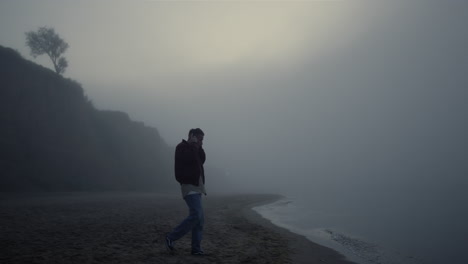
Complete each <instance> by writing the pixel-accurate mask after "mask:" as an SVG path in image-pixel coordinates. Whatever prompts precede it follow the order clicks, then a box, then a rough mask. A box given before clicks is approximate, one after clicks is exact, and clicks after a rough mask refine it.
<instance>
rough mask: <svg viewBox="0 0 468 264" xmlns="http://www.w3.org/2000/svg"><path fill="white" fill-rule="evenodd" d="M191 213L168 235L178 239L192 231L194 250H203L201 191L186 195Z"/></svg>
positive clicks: (171, 238)
mask: <svg viewBox="0 0 468 264" xmlns="http://www.w3.org/2000/svg"><path fill="white" fill-rule="evenodd" d="M184 200H185V203H186V204H187V206H188V208H189V211H190V214H189V216H187V218H185V219H184V221H182V223H180V224H179V225H178V226H177V227H176V228H174V230H172V232H171V233H169V234H168V235H167V237H168V238H169V239H170V240H172V241H176V240H178V239H180V238H181V237H183V236H184V235H185V234H187V233H188V232H190V231H192V251H195V252H196V251H201V245H200V244H201V240H202V237H203V224H204V222H205V220H204V214H203V208H202V202H201V193H199V194H190V195H186V196H185V197H184Z"/></svg>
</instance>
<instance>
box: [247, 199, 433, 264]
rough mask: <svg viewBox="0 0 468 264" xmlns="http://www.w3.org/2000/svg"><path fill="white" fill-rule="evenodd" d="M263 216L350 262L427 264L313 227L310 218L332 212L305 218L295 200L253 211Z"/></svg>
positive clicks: (319, 227)
mask: <svg viewBox="0 0 468 264" xmlns="http://www.w3.org/2000/svg"><path fill="white" fill-rule="evenodd" d="M253 210H254V211H256V212H257V213H259V214H260V215H261V216H262V217H264V218H266V219H268V220H270V221H271V222H272V223H273V224H275V225H277V226H279V227H282V228H285V229H287V230H289V231H291V232H293V233H296V234H299V235H303V236H305V237H307V238H308V239H309V240H311V241H313V242H315V243H318V244H321V245H324V246H326V247H330V248H333V249H335V250H337V251H338V252H340V253H341V254H343V255H344V256H346V257H347V258H348V259H349V260H351V261H354V262H356V263H363V264H397V263H398V264H424V262H423V261H422V260H420V259H418V258H416V257H413V256H405V255H403V254H401V253H398V252H396V251H394V250H390V249H388V248H384V247H382V246H380V245H377V244H376V243H373V242H370V241H367V240H366V239H365V238H360V237H358V236H357V235H355V234H348V233H345V232H343V231H340V230H337V229H335V228H332V227H324V226H313V224H312V222H313V221H312V219H311V220H310V221H308V219H307V218H308V217H314V216H315V217H317V218H325V217H326V215H327V214H328V213H326V212H321V211H314V212H309V214H306V215H305V216H304V211H303V208H300V207H299V206H297V205H296V203H294V201H293V200H291V199H286V198H285V199H282V200H278V201H276V202H274V203H271V204H267V205H263V206H258V207H254V208H253Z"/></svg>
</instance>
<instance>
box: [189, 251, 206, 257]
mask: <svg viewBox="0 0 468 264" xmlns="http://www.w3.org/2000/svg"><path fill="white" fill-rule="evenodd" d="M192 255H194V256H206V254H205V252H203V250H199V251H192Z"/></svg>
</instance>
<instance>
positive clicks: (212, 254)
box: [0, 193, 351, 264]
mask: <svg viewBox="0 0 468 264" xmlns="http://www.w3.org/2000/svg"><path fill="white" fill-rule="evenodd" d="M278 198H279V196H275V195H235V196H210V195H209V196H207V197H205V198H204V200H203V202H204V207H205V215H206V216H205V217H206V220H205V222H206V224H205V233H204V240H203V244H202V246H203V248H204V250H205V252H206V253H208V254H209V255H207V256H204V257H197V256H192V255H190V235H187V236H186V237H184V238H182V239H181V240H179V241H177V242H176V249H177V251H176V252H175V253H169V252H167V250H166V249H165V247H164V242H163V238H164V235H165V234H166V233H167V232H169V231H170V230H171V229H172V228H173V227H174V226H175V225H177V224H178V223H179V222H180V221H181V220H182V219H183V218H184V217H185V216H186V214H187V209H186V205H185V203H184V201H183V200H182V198H181V197H180V196H178V195H162V194H148V193H146V194H139V193H125V194H122V193H120V194H116V193H92V194H86V193H74V194H70V193H67V194H34V195H31V194H29V195H11V194H2V195H1V196H0V248H1V251H0V263H7V264H9V263H169V264H171V263H174V264H175V263H311V264H314V263H351V262H349V261H346V260H345V259H344V257H343V256H341V255H340V254H338V253H337V252H336V251H334V250H332V249H329V248H326V247H323V246H320V245H317V244H315V243H312V242H310V241H309V240H307V239H306V238H305V237H302V236H299V235H296V234H293V233H291V232H289V231H287V230H284V229H281V228H278V227H276V226H274V225H273V224H271V223H270V222H269V221H268V220H266V219H263V218H262V217H261V216H259V215H258V214H257V213H255V212H254V211H253V210H251V207H252V206H254V205H259V204H262V203H268V202H271V201H274V200H276V199H278Z"/></svg>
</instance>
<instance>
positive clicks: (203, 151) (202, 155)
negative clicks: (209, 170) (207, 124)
mask: <svg viewBox="0 0 468 264" xmlns="http://www.w3.org/2000/svg"><path fill="white" fill-rule="evenodd" d="M198 155H199V157H200V161H201V163H202V164H204V163H205V160H206V155H205V150H204V149H203V148H202V147H200V149H199V150H198Z"/></svg>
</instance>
